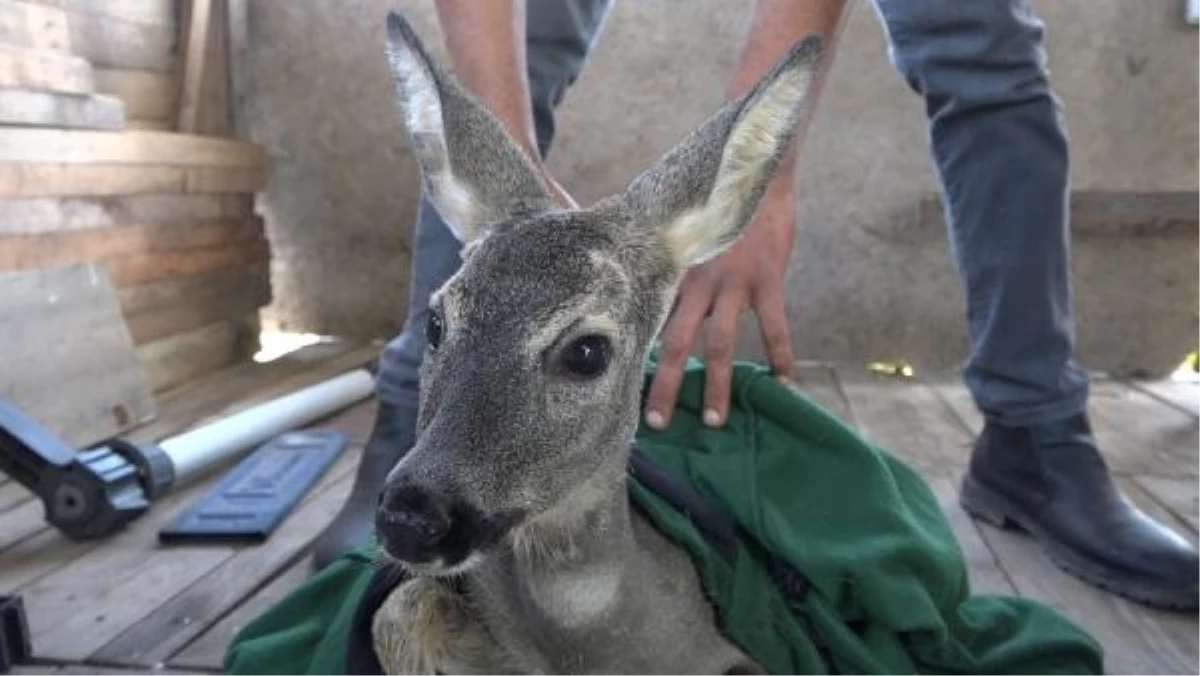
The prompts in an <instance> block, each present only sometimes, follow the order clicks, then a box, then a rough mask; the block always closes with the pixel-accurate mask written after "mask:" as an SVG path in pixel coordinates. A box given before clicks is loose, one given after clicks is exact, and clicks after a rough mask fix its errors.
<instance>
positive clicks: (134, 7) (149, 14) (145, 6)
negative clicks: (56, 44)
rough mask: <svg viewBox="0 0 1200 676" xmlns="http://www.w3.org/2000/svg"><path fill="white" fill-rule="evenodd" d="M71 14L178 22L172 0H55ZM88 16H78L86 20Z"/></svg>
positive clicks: (166, 23)
mask: <svg viewBox="0 0 1200 676" xmlns="http://www.w3.org/2000/svg"><path fill="white" fill-rule="evenodd" d="M42 1H44V0H42ZM55 1H56V2H59V3H60V4H61V5H62V6H63V7H64V8H65V9H67V10H68V11H69V12H71V13H72V14H76V15H88V14H100V15H102V16H107V17H111V18H114V19H122V20H124V21H131V22H134V23H148V24H157V25H160V26H165V27H168V28H172V29H174V28H175V27H176V24H177V23H178V17H177V16H176V12H175V2H174V0H55ZM89 18H90V17H87V16H78V18H77V20H83V21H86V20H88V19H89Z"/></svg>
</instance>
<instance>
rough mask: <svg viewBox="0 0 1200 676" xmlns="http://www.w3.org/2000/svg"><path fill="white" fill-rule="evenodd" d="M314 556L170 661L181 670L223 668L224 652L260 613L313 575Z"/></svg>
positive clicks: (299, 563) (287, 573)
mask: <svg viewBox="0 0 1200 676" xmlns="http://www.w3.org/2000/svg"><path fill="white" fill-rule="evenodd" d="M310 565H311V558H310V557H304V558H302V559H300V560H299V561H297V562H296V563H293V564H292V565H291V566H290V567H288V568H287V569H286V570H285V571H284V572H283V573H281V574H279V575H278V576H276V577H275V578H274V579H272V580H271V582H270V583H269V584H267V585H266V586H265V587H263V588H262V589H260V590H259V591H257V592H255V593H254V594H253V595H252V596H250V597H249V598H247V599H246V600H245V602H244V603H242V604H241V605H239V606H238V607H237V608H235V609H233V610H232V611H231V612H230V613H229V614H228V615H226V616H225V617H224V618H222V619H221V620H220V621H219V622H217V623H216V624H215V625H213V626H212V627H211V628H209V629H208V630H206V631H205V632H204V633H203V634H201V635H200V637H199V638H197V639H196V640H195V641H193V642H192V643H190V644H188V646H187V647H186V648H184V649H183V650H181V651H179V652H178V653H177V654H176V655H174V656H173V657H171V658H170V660H169V661H168V664H170V665H171V666H172V667H175V668H179V669H205V670H217V671H219V670H221V669H222V668H223V667H224V664H225V653H226V652H227V651H228V649H229V644H230V643H232V642H233V639H234V637H236V636H237V634H238V632H240V631H241V630H242V628H243V627H245V626H246V625H247V624H249V623H250V622H253V621H254V620H255V619H257V618H258V616H259V615H261V614H262V613H265V612H266V611H267V610H269V609H270V608H271V607H272V606H274V605H275V604H276V603H278V602H279V601H282V600H283V598H284V597H285V596H287V595H288V594H290V593H291V592H293V591H295V589H296V588H297V587H299V586H300V585H301V584H303V583H304V582H305V581H306V580H307V579H308V577H309V575H310V574H311V572H310Z"/></svg>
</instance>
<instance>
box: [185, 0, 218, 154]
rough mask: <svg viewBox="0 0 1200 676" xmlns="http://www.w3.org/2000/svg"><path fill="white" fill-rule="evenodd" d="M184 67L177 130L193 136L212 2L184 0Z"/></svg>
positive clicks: (205, 66) (207, 57)
mask: <svg viewBox="0 0 1200 676" xmlns="http://www.w3.org/2000/svg"><path fill="white" fill-rule="evenodd" d="M184 3H185V4H184V7H185V9H184V16H185V17H186V18H185V20H184V22H183V25H184V26H186V28H187V29H186V31H185V32H183V35H184V40H183V49H182V50H180V51H181V52H182V53H183V68H182V73H183V75H182V78H181V83H180V90H179V124H178V129H179V131H181V132H184V133H193V132H195V131H196V129H197V120H198V118H199V116H200V105H201V97H202V88H203V85H204V79H205V69H206V68H207V67H208V62H209V51H208V43H209V27H210V26H211V25H212V16H213V6H212V1H211V0H184Z"/></svg>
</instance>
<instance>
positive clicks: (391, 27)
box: [387, 14, 476, 242]
mask: <svg viewBox="0 0 1200 676" xmlns="http://www.w3.org/2000/svg"><path fill="white" fill-rule="evenodd" d="M411 39H412V37H411V31H410V30H409V28H408V26H406V25H405V26H403V27H401V24H399V23H398V17H397V16H396V15H394V14H393V15H389V17H388V40H387V59H388V64H389V66H390V67H391V72H392V83H393V85H394V87H395V89H396V97H397V99H399V101H400V108H401V111H402V113H403V115H404V121H405V124H406V125H407V129H408V133H409V141H410V144H411V146H412V150H413V153H414V154H416V156H417V161H418V162H419V163H420V164H421V168H422V174H423V175H424V179H425V181H426V182H427V185H428V189H429V191H430V193H431V194H433V195H436V196H437V202H438V204H437V210H438V213H439V215H441V217H442V220H444V221H445V222H446V225H447V226H449V227H450V231H451V232H452V233H454V236H455V237H456V238H457V239H458V240H459V241H460V242H461V241H464V240H465V239H466V238H467V233H466V230H465V229H464V228H463V226H462V225H461V224H463V223H472V222H474V221H475V217H476V215H475V213H474V211H475V210H474V207H473V205H474V203H475V197H474V195H472V194H471V190H470V189H469V188H468V187H467V186H465V185H463V184H462V183H461V182H459V181H458V180H456V179H455V177H454V174H453V173H452V172H451V171H450V162H449V161H448V158H449V157H450V151H449V149H448V148H447V147H446V129H445V126H444V121H443V117H442V100H441V94H440V93H439V92H438V87H437V83H436V81H435V80H434V78H433V73H431V72H430V69H429V66H428V65H427V64H426V62H425V60H424V58H423V57H422V55H420V54H418V53H417V51H416V48H415V47H414V45H413V44H412V43H411V42H410V40H411Z"/></svg>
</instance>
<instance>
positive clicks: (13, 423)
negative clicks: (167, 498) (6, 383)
mask: <svg viewBox="0 0 1200 676" xmlns="http://www.w3.org/2000/svg"><path fill="white" fill-rule="evenodd" d="M0 472H3V473H5V474H8V475H9V476H11V477H12V478H13V479H16V480H17V481H18V482H20V483H21V484H22V485H24V486H25V487H26V488H28V489H29V490H30V491H32V492H33V493H34V494H35V495H37V496H38V497H39V498H41V500H42V503H43V505H44V506H45V509H46V520H47V521H49V522H50V523H51V524H52V525H54V526H55V527H56V528H58V529H59V530H60V531H62V532H63V533H64V534H65V535H66V536H67V537H69V538H71V539H73V540H92V539H96V538H102V537H105V536H108V535H111V534H112V533H115V532H117V531H119V530H120V529H122V528H123V527H124V526H125V525H126V524H127V523H129V522H130V521H133V520H134V519H136V518H138V517H139V516H141V515H142V514H144V513H145V512H146V510H147V509H149V507H150V501H151V500H153V499H155V498H156V497H158V496H160V495H162V494H163V493H165V492H166V491H167V490H169V489H170V486H171V483H172V481H173V479H174V466H173V465H172V464H171V461H170V458H168V457H167V456H166V454H165V453H163V451H162V450H161V449H159V448H158V447H157V446H142V445H137V444H132V443H129V442H127V441H124V440H121V439H110V440H107V441H104V442H101V443H99V444H96V445H95V446H92V447H89V448H86V449H83V450H80V451H76V450H74V449H72V448H71V447H70V446H68V445H67V444H65V443H63V441H62V440H60V439H58V438H56V437H55V436H54V435H53V434H51V433H50V432H49V431H47V430H46V429H45V428H43V427H42V426H41V425H39V424H38V423H37V422H35V421H34V420H32V419H31V418H29V417H28V416H26V415H25V414H23V413H21V411H19V410H18V409H17V408H16V407H15V406H13V405H12V404H10V403H8V402H7V401H5V400H4V399H0Z"/></svg>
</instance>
